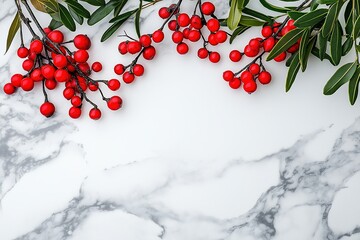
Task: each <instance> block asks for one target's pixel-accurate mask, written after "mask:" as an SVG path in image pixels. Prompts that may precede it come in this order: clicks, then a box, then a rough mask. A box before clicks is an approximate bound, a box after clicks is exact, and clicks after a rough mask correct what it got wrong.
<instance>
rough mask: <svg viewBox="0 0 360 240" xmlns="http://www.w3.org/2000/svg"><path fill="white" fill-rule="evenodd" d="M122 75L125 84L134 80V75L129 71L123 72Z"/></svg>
mask: <svg viewBox="0 0 360 240" xmlns="http://www.w3.org/2000/svg"><path fill="white" fill-rule="evenodd" d="M122 77H123V81H124V82H125V83H126V84H129V83H132V82H133V81H134V80H135V75H134V74H132V73H131V72H124V74H123V76H122Z"/></svg>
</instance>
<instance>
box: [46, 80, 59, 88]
mask: <svg viewBox="0 0 360 240" xmlns="http://www.w3.org/2000/svg"><path fill="white" fill-rule="evenodd" d="M56 86H57V81H55V80H54V79H46V80H45V87H46V88H47V89H49V90H54V89H55V88H56Z"/></svg>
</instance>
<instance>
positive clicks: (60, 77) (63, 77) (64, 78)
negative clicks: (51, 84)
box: [54, 69, 70, 82]
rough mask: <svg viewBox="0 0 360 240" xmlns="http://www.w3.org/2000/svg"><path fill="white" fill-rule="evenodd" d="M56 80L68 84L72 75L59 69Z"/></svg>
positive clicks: (55, 75)
mask: <svg viewBox="0 0 360 240" xmlns="http://www.w3.org/2000/svg"><path fill="white" fill-rule="evenodd" d="M54 78H55V80H56V81H58V82H66V81H69V80H70V74H69V73H68V71H66V70H65V69H58V70H56V71H55V73H54Z"/></svg>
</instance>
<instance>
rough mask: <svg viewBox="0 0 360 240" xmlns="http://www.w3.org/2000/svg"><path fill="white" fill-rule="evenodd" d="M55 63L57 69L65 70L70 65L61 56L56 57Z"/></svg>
mask: <svg viewBox="0 0 360 240" xmlns="http://www.w3.org/2000/svg"><path fill="white" fill-rule="evenodd" d="M53 63H54V65H55V66H56V67H57V68H64V67H66V66H67V65H68V61H67V58H66V57H65V56H63V55H61V54H57V55H55V56H54V58H53Z"/></svg>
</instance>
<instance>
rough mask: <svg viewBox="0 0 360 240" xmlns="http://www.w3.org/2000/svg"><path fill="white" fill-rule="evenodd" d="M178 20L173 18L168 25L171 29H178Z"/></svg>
mask: <svg viewBox="0 0 360 240" xmlns="http://www.w3.org/2000/svg"><path fill="white" fill-rule="evenodd" d="M177 26H178V25H177V22H176V20H171V21H170V22H169V23H168V27H169V29H170V30H171V31H175V30H176V29H177Z"/></svg>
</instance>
